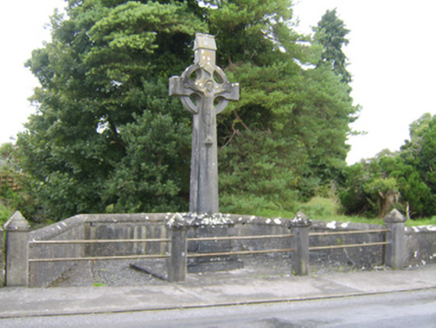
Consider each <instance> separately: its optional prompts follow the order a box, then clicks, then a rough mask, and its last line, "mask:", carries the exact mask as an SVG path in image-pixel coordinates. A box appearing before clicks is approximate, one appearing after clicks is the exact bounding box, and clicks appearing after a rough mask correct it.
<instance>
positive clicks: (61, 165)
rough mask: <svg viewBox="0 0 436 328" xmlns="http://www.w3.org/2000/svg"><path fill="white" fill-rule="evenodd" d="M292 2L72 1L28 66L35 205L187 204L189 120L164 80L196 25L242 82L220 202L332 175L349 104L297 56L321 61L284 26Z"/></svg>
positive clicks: (225, 150) (27, 148)
mask: <svg viewBox="0 0 436 328" xmlns="http://www.w3.org/2000/svg"><path fill="white" fill-rule="evenodd" d="M290 5H291V4H290V2H289V1H287V0H280V1H267V2H265V1H260V0H233V1H226V2H221V1H210V2H208V1H206V2H197V1H193V0H188V1H185V2H179V1H157V2H150V1H127V2H126V1H121V0H93V1H90V0H85V1H78V0H77V1H69V2H68V7H67V15H68V16H67V17H61V16H60V15H54V16H53V17H52V28H53V32H52V42H50V43H48V44H46V45H45V46H44V48H42V49H37V50H35V51H34V52H33V53H32V58H31V59H30V60H29V62H28V63H27V65H28V66H29V68H30V69H31V71H32V72H33V73H34V74H35V75H36V76H37V77H38V79H39V81H40V83H41V88H39V89H36V90H35V94H34V96H33V101H34V103H35V104H36V105H37V108H38V111H37V113H36V114H35V115H33V116H32V117H30V119H29V122H28V123H27V129H28V131H27V132H26V133H23V134H21V135H20V136H19V138H18V141H17V145H18V147H19V155H20V157H19V158H20V165H21V166H22V167H23V170H24V171H26V173H27V176H28V181H29V184H30V186H31V188H30V190H31V192H32V193H33V195H34V196H35V197H36V199H37V201H38V202H39V204H40V205H41V206H42V207H43V208H44V211H45V213H47V214H48V215H49V216H51V217H53V218H55V219H61V218H65V217H67V216H70V215H73V214H76V213H78V212H88V213H89V212H92V213H95V212H103V211H105V210H108V211H117V212H118V211H121V212H138V211H147V212H148V211H150V212H151V211H163V210H165V211H176V210H179V211H183V210H187V207H188V201H187V200H188V199H187V198H188V195H189V169H190V168H189V162H190V135H191V132H190V126H191V120H192V117H191V114H189V113H188V112H187V111H185V110H184V109H183V107H182V106H181V104H180V102H179V100H177V99H170V98H169V97H168V90H167V86H168V78H169V77H170V76H171V75H176V74H180V73H181V72H183V70H184V69H185V68H186V67H187V66H189V65H191V64H192V40H193V38H194V33H195V32H208V33H211V34H215V35H217V38H216V40H217V46H218V52H217V55H218V57H217V64H218V65H219V66H221V67H222V68H224V69H225V72H226V74H227V75H228V77H229V79H230V81H234V82H239V83H240V84H241V85H242V93H241V100H240V101H239V102H237V103H234V104H231V105H229V106H228V108H227V109H226V111H225V112H223V113H221V114H220V115H219V116H218V138H219V146H220V148H221V150H220V153H219V163H220V188H221V197H222V204H223V206H222V208H223V210H226V208H227V209H234V210H235V211H236V210H238V208H235V207H231V206H232V204H233V203H234V202H235V197H237V198H238V200H239V202H243V200H244V199H257V200H258V201H259V203H258V204H259V206H264V204H265V202H268V203H270V204H278V205H277V206H279V207H280V206H285V205H286V204H287V203H288V202H290V200H291V199H297V198H298V199H300V198H301V199H303V198H305V197H309V196H310V195H311V194H313V191H314V189H315V188H316V186H317V185H318V184H319V183H328V182H330V180H331V179H333V178H334V177H335V176H336V175H337V174H338V172H339V170H340V168H341V167H343V166H344V165H345V157H346V153H347V151H348V147H347V146H346V145H345V140H346V136H347V134H348V133H349V131H350V130H349V127H348V123H350V122H351V121H352V120H353V115H354V114H355V112H356V107H354V106H352V100H351V98H350V97H349V96H348V93H347V88H346V87H344V86H343V85H342V84H341V83H340V79H339V78H338V77H337V76H336V75H335V74H334V73H333V71H332V69H331V68H329V67H318V68H316V69H308V70H304V69H303V68H302V66H301V65H300V64H299V63H307V62H312V63H316V62H317V61H318V58H317V57H316V53H317V52H316V49H315V48H314V47H312V46H310V45H306V44H305V43H302V42H299V41H304V40H306V41H307V40H308V38H307V37H303V36H301V35H299V34H297V33H295V32H294V31H293V30H292V29H291V28H290V27H289V26H290V19H291V18H292V10H291V9H290ZM248 149H251V151H250V152H248ZM251 164H252V165H251ZM241 171H244V173H243V175H244V177H245V178H242V177H241V179H240V176H239V175H240V174H241ZM254 171H258V172H259V174H258V175H256V174H254ZM251 173H253V174H251ZM267 180H268V181H267ZM232 181H236V182H237V183H239V185H237V186H235V185H234V184H232V183H231V182H232ZM262 184H263V185H264V186H261V185H262ZM235 188H236V189H237V190H238V192H236V189H235Z"/></svg>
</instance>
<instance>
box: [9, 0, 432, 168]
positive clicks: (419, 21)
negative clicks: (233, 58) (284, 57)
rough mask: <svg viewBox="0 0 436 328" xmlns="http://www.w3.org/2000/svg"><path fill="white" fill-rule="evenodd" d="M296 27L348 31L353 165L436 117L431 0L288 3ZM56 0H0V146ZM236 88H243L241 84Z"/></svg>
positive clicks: (25, 108) (23, 103)
mask: <svg viewBox="0 0 436 328" xmlns="http://www.w3.org/2000/svg"><path fill="white" fill-rule="evenodd" d="M294 3H295V5H294V17H295V18H298V19H299V21H300V27H299V29H300V30H301V31H303V32H306V33H310V32H311V26H315V25H316V24H317V23H318V21H319V20H320V19H321V16H322V15H323V14H324V13H325V12H326V10H327V9H334V8H337V13H338V16H339V17H340V18H341V19H342V20H343V21H344V22H345V24H346V27H347V28H348V29H349V30H351V32H350V34H349V35H348V38H349V40H350V44H349V45H348V46H347V47H346V48H345V49H344V52H345V54H346V55H347V57H348V59H349V62H350V64H349V66H348V71H349V72H350V73H351V74H352V75H353V83H352V87H353V93H352V96H353V98H354V102H355V104H359V105H361V106H362V111H361V113H360V117H359V119H358V120H357V121H356V122H355V123H354V124H353V125H352V127H353V129H355V130H358V131H366V132H367V135H365V136H357V137H351V138H350V140H349V144H350V145H351V146H352V149H351V151H350V153H349V156H348V158H347V162H348V163H350V164H351V163H354V162H356V161H359V160H360V159H361V158H369V157H373V156H375V155H376V154H377V153H378V152H380V151H381V150H383V149H385V148H389V149H390V150H392V151H396V150H398V149H399V148H400V146H401V145H402V144H403V143H404V140H406V139H408V138H409V124H410V123H412V122H413V121H415V120H417V119H418V118H419V117H421V115H422V114H424V113H426V112H429V113H431V114H433V115H436V104H435V97H434V94H435V89H436V82H435V77H436V41H435V40H436V37H435V34H436V19H435V17H434V15H435V14H436V1H435V0H414V1H410V0H407V1H406V0H342V1H340V0H299V1H294ZM64 4H65V2H64V1H63V0H40V1H36V0H17V1H5V2H3V3H2V4H1V5H0V36H1V40H2V47H1V51H0V73H1V79H0V104H1V107H0V144H1V143H4V142H8V141H10V138H11V137H14V136H15V135H16V133H17V132H18V131H22V130H23V126H22V125H23V123H24V122H25V121H26V120H27V117H28V116H29V115H30V114H31V113H33V112H34V108H32V107H30V106H29V102H28V100H27V98H28V97H30V96H31V95H32V92H33V88H34V87H35V86H37V85H38V81H37V80H36V79H35V78H34V77H33V75H32V74H31V73H30V72H29V70H28V69H26V68H24V62H25V61H26V60H27V59H28V58H30V55H31V51H32V50H33V49H35V48H38V47H41V46H42V42H43V40H46V41H49V40H50V33H49V30H48V29H44V25H45V24H47V23H48V22H49V16H50V15H51V14H52V13H53V10H54V8H56V7H57V8H63V7H64ZM241 88H243V86H241Z"/></svg>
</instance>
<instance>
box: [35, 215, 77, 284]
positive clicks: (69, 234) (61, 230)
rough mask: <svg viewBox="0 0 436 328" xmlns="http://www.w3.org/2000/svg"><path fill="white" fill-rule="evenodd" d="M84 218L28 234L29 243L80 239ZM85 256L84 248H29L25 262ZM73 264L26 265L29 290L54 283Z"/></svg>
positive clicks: (50, 246) (70, 219)
mask: <svg viewBox="0 0 436 328" xmlns="http://www.w3.org/2000/svg"><path fill="white" fill-rule="evenodd" d="M84 221H85V216H83V215H77V216H74V217H72V218H69V219H66V220H63V221H61V222H58V223H56V224H52V225H50V226H47V227H45V228H42V229H38V230H35V231H32V232H30V233H29V241H39V240H71V239H84V237H85V234H84V231H85V229H84ZM84 255H85V245H84V244H69V245H62V244H52V245H47V244H30V245H29V259H38V258H71V257H83V256H84ZM75 263H76V262H72V261H62V262H30V263H29V286H30V287H46V286H49V285H50V284H51V283H52V282H53V281H55V280H56V279H58V278H59V277H60V276H61V275H62V274H63V273H64V272H65V271H67V270H68V269H69V268H71V267H72V266H73V265H74V264H75Z"/></svg>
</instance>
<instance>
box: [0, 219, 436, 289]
mask: <svg viewBox="0 0 436 328" xmlns="http://www.w3.org/2000/svg"><path fill="white" fill-rule="evenodd" d="M177 215H178V214H170V213H167V214H164V213H158V214H98V215H78V216H75V217H72V218H69V219H67V220H64V221H61V222H59V223H56V224H53V225H51V226H48V227H45V228H43V229H39V230H36V231H32V232H29V240H30V241H37V240H75V239H85V240H98V239H100V240H101V239H163V238H165V239H166V238H169V236H170V229H168V224H169V221H171V218H173V217H176V216H177ZM178 216H179V217H180V215H178ZM205 220H206V221H207V220H209V221H208V222H205V221H201V220H200V221H201V222H202V223H207V224H206V225H201V224H192V225H189V228H188V231H187V236H188V238H195V237H200V236H201V237H207V236H249V235H250V236H251V235H286V234H290V233H293V230H292V229H291V220H290V219H284V218H276V219H270V218H264V217H255V216H247V215H230V214H227V215H222V216H221V217H220V219H219V220H217V222H214V221H213V220H214V219H209V218H205ZM218 221H220V222H218ZM194 223H195V222H194ZM223 223H224V224H223ZM381 229H385V227H384V226H382V225H370V224H357V223H342V222H324V221H313V223H312V226H311V227H310V229H309V247H310V248H312V247H322V246H330V245H348V244H365V243H374V242H384V241H386V235H387V234H386V233H385V232H375V233H359V234H338V235H333V236H314V235H312V236H311V234H313V233H317V232H338V231H339V232H342V231H343V232H347V231H350V230H353V231H355V230H359V231H371V230H381ZM405 232H406V235H405V241H406V255H407V258H406V263H405V264H406V266H417V265H425V264H428V263H436V226H425V227H407V228H406V230H405ZM2 238H3V234H2V231H1V230H0V279H1V280H0V282H2V281H3V279H4V274H3V272H4V268H3V258H2V257H3V253H4V252H3V250H2V247H3V240H2ZM294 240H295V239H294V238H291V237H281V238H271V239H243V240H226V241H189V242H188V252H190V253H213V252H216V251H217V249H218V250H219V251H225V252H230V251H233V252H240V251H257V250H265V249H290V248H295V244H294ZM306 249H307V248H306ZM169 251H170V249H169V245H168V243H167V242H163V243H160V242H156V243H155V242H139V243H127V242H126V243H108V244H68V245H65V244H64V245H62V244H50V245H40V244H30V247H29V258H30V259H37V258H74V257H84V256H86V257H96V256H119V255H141V254H165V253H169ZM385 251H386V249H385V247H384V246H382V245H376V246H367V247H363V246H358V247H353V248H338V249H316V250H311V251H310V261H309V262H310V264H312V265H316V264H322V265H329V264H335V265H337V264H341V265H347V264H348V265H352V266H354V267H356V268H363V267H373V266H378V265H383V264H384V263H385ZM256 256H260V258H259V261H260V262H261V257H262V256H265V257H268V259H274V258H275V257H276V258H277V259H279V260H280V261H282V263H285V262H283V261H286V263H289V261H292V258H293V257H294V256H295V254H294V253H290V252H288V253H275V254H274V253H271V254H268V255H256ZM232 258H233V259H235V257H233V255H232ZM236 258H238V256H236ZM239 259H240V260H242V261H243V260H244V256H239ZM260 262H259V263H260ZM74 264H75V262H74V261H62V262H31V263H30V264H29V286H31V287H44V286H49V285H50V284H51V283H52V282H53V281H55V280H56V279H58V278H59V277H60V276H61V275H62V274H63V273H64V272H66V271H67V270H68V269H70V268H71V267H72V266H73V265H74ZM188 265H189V264H188Z"/></svg>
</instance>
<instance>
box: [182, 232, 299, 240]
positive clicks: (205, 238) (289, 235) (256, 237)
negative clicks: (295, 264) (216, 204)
mask: <svg viewBox="0 0 436 328" xmlns="http://www.w3.org/2000/svg"><path fill="white" fill-rule="evenodd" d="M289 237H295V234H286V235H257V236H256V235H255V236H229V237H198V238H188V241H210V240H212V241H214V240H244V239H245V240H247V239H268V238H289Z"/></svg>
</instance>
